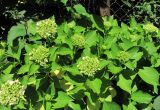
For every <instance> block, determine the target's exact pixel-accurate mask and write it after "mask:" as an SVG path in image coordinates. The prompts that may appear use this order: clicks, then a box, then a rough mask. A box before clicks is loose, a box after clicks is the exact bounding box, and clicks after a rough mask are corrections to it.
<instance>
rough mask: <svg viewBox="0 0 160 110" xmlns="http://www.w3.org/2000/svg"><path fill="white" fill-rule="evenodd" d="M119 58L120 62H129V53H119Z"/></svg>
mask: <svg viewBox="0 0 160 110" xmlns="http://www.w3.org/2000/svg"><path fill="white" fill-rule="evenodd" d="M117 58H118V60H119V61H121V62H123V63H124V62H127V61H128V60H129V53H128V52H126V51H121V52H119V54H118V55H117Z"/></svg>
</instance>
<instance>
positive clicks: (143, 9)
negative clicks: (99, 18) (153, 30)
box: [69, 0, 160, 26]
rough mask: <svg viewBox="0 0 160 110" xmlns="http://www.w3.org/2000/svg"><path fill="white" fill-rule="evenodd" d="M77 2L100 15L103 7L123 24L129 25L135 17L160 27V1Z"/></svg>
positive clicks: (103, 0)
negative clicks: (131, 18) (130, 20)
mask: <svg viewBox="0 0 160 110" xmlns="http://www.w3.org/2000/svg"><path fill="white" fill-rule="evenodd" d="M72 1H73V0H69V2H72ZM108 1H110V3H108ZM77 2H78V3H81V4H83V5H84V6H85V7H86V9H87V10H88V11H89V12H91V13H99V11H100V8H101V7H103V9H104V11H105V10H108V9H109V12H110V15H113V16H114V17H115V18H116V19H118V20H119V21H122V22H126V23H127V22H129V19H130V17H135V18H136V19H137V21H139V22H145V21H151V22H152V23H154V24H156V25H158V26H160V0H77ZM72 4H73V3H72ZM100 14H101V13H100Z"/></svg>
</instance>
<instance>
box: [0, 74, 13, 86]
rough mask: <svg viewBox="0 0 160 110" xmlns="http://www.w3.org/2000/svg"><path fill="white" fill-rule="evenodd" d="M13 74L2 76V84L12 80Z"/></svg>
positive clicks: (0, 79) (0, 80)
mask: <svg viewBox="0 0 160 110" xmlns="http://www.w3.org/2000/svg"><path fill="white" fill-rule="evenodd" d="M12 78H13V74H5V75H4V74H0V84H3V83H5V82H6V81H8V80H12Z"/></svg>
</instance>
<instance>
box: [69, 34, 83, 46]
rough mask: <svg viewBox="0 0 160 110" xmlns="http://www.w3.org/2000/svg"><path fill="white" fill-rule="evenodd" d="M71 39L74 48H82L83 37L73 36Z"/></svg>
mask: <svg viewBox="0 0 160 110" xmlns="http://www.w3.org/2000/svg"><path fill="white" fill-rule="evenodd" d="M71 39H72V42H73V44H74V45H75V46H78V47H80V48H82V47H83V46H84V45H85V38H84V37H83V35H79V34H75V35H73V36H72V37H71Z"/></svg>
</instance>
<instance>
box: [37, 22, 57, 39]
mask: <svg viewBox="0 0 160 110" xmlns="http://www.w3.org/2000/svg"><path fill="white" fill-rule="evenodd" d="M36 31H37V33H38V34H39V35H40V36H41V37H42V38H45V39H47V38H49V37H54V36H55V34H56V32H57V24H56V22H55V20H54V19H45V20H41V21H39V22H37V26H36Z"/></svg>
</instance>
